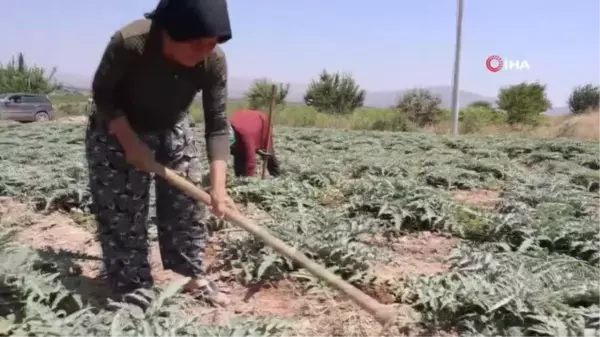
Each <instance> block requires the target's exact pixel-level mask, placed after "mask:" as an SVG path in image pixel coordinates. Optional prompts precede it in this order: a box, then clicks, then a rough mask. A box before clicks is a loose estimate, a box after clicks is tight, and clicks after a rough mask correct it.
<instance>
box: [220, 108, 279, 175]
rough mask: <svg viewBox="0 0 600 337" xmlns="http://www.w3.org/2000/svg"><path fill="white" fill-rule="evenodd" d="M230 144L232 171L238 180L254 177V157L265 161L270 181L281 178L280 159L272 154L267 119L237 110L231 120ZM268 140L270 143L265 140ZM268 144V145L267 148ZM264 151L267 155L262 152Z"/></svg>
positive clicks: (251, 112)
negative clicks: (239, 178)
mask: <svg viewBox="0 0 600 337" xmlns="http://www.w3.org/2000/svg"><path fill="white" fill-rule="evenodd" d="M229 124H230V125H231V129H230V130H229V133H230V136H229V144H230V147H231V154H232V155H233V170H234V172H235V175H236V176H238V177H253V176H254V175H255V174H256V154H257V153H258V154H260V155H261V157H263V159H266V160H267V170H268V171H269V174H270V175H271V176H272V177H278V176H279V175H280V168H279V159H278V158H277V155H276V154H275V152H274V150H273V135H272V134H271V135H269V134H268V133H269V117H268V116H267V114H265V113H264V112H262V111H258V110H245V109H243V110H238V111H236V112H235V113H234V114H233V115H232V116H231V117H230V118H229ZM267 137H269V139H268V140H267ZM267 142H268V144H267ZM265 149H267V150H266V152H265Z"/></svg>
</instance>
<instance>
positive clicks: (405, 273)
mask: <svg viewBox="0 0 600 337" xmlns="http://www.w3.org/2000/svg"><path fill="white" fill-rule="evenodd" d="M246 211H248V210H246ZM252 213H253V214H257V212H256V211H255V210H252ZM254 220H255V221H259V220H260V219H257V218H255V219H254ZM0 224H3V225H4V226H6V225H9V224H13V225H14V224H16V225H18V226H19V228H20V229H21V230H20V231H19V234H18V236H17V240H18V241H19V242H20V243H22V244H25V245H28V246H30V247H32V248H34V249H38V250H42V251H43V250H45V251H47V250H54V251H66V252H68V253H70V255H76V254H77V255H79V256H80V257H82V258H81V259H77V260H75V261H76V263H77V264H78V265H79V266H80V267H81V276H80V279H81V282H80V285H79V289H77V291H78V292H79V293H81V294H82V296H84V295H85V296H88V297H93V298H98V300H100V299H101V298H103V297H106V296H107V295H108V290H107V289H106V286H105V284H104V282H103V281H102V280H101V279H100V278H99V276H100V275H99V274H100V270H101V263H100V262H101V261H100V256H101V254H100V247H99V245H98V242H97V241H96V239H95V237H94V234H93V233H91V232H90V231H89V230H86V229H84V228H82V227H81V226H78V225H77V224H76V223H75V222H74V221H73V220H72V219H71V217H70V216H69V215H68V214H65V213H61V212H54V213H51V214H40V213H36V212H33V211H32V210H31V209H30V208H29V207H28V206H27V205H25V204H23V203H20V202H16V201H14V200H12V199H10V198H5V197H2V198H0ZM223 235H232V233H231V232H229V233H217V234H215V235H213V236H212V237H211V238H210V240H209V245H208V246H207V251H206V265H207V271H208V273H209V275H211V276H212V278H215V275H216V274H215V273H214V270H212V268H211V267H212V266H213V265H214V263H215V260H216V259H217V258H218V249H219V248H218V247H219V240H220V237H222V236H223ZM372 243H373V244H378V245H387V246H388V247H390V248H391V249H392V250H393V251H394V252H395V258H394V259H393V261H392V262H391V263H389V264H385V265H383V264H378V265H376V266H375V269H376V272H377V274H378V275H379V276H380V277H381V278H382V279H391V278H396V279H401V278H405V277H410V276H415V275H422V274H435V273H439V272H443V271H444V270H446V266H445V265H444V263H443V259H444V257H446V256H447V255H448V254H449V252H450V250H451V248H452V246H453V245H454V241H453V240H452V239H449V238H445V237H442V236H438V235H435V234H433V233H428V232H424V233H419V234H417V235H413V236H406V237H403V238H400V239H399V240H397V241H392V242H390V241H386V240H384V239H383V238H381V239H379V238H375V239H373V240H372ZM150 261H151V264H152V266H153V274H154V277H155V279H156V283H157V284H158V285H164V284H166V283H168V282H169V281H172V280H174V279H176V277H177V275H175V274H173V273H171V272H169V271H165V270H163V269H162V265H161V262H160V254H159V251H158V247H157V244H156V243H155V244H153V245H152V247H151V256H150ZM216 281H217V282H218V283H220V284H221V287H223V288H224V289H227V290H228V292H229V300H230V305H229V306H228V307H227V308H219V309H207V308H206V306H201V305H193V304H192V305H189V306H188V307H187V311H189V314H194V315H201V316H202V320H204V321H208V322H211V323H217V324H219V323H223V322H224V321H225V320H226V319H228V318H232V317H234V316H243V317H248V316H251V317H266V316H269V317H278V318H282V319H292V320H294V321H295V322H298V325H297V328H296V331H295V333H296V334H298V335H313V336H314V335H329V336H332V335H333V336H359V335H360V336H372V335H381V328H380V327H379V325H378V324H377V323H376V322H375V321H374V320H373V319H372V318H371V317H370V316H369V315H368V314H367V313H366V312H364V311H362V310H361V309H360V308H359V307H358V306H357V305H355V304H353V303H352V302H350V301H349V300H348V299H346V298H344V296H341V295H340V294H339V293H337V292H336V291H334V290H331V291H320V292H317V293H312V294H311V293H308V294H306V293H304V290H303V289H302V287H301V285H300V284H298V283H295V282H293V281H291V280H284V281H280V282H278V283H277V284H270V285H256V286H253V287H244V286H242V285H240V284H237V283H234V282H228V283H224V282H222V281H219V280H216ZM372 295H374V296H376V297H377V298H378V299H379V300H380V301H381V302H383V303H391V297H390V296H389V295H387V294H386V293H385V292H384V291H381V292H375V293H374V294H372ZM396 309H397V310H398V312H399V316H400V318H399V325H398V327H401V326H402V327H407V326H410V322H411V321H413V319H414V318H411V317H412V315H413V312H412V311H411V310H410V309H409V308H407V307H400V306H396ZM405 332H407V331H405ZM389 333H392V331H390V332H389ZM408 333H409V334H411V335H412V334H414V333H415V331H414V330H413V332H412V333H411V332H408ZM393 334H397V332H396V333H393Z"/></svg>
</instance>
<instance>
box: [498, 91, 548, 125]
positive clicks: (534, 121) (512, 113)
mask: <svg viewBox="0 0 600 337" xmlns="http://www.w3.org/2000/svg"><path fill="white" fill-rule="evenodd" d="M498 107H499V108H500V109H502V110H504V111H506V117H507V119H506V121H507V122H508V123H509V124H527V125H538V124H539V123H540V116H541V115H542V114H543V113H544V112H545V111H546V110H548V109H550V108H552V104H551V103H550V100H548V98H547V97H546V85H545V84H541V83H538V82H534V83H527V82H524V83H521V84H517V85H512V86H508V87H505V88H502V89H500V93H499V94H498Z"/></svg>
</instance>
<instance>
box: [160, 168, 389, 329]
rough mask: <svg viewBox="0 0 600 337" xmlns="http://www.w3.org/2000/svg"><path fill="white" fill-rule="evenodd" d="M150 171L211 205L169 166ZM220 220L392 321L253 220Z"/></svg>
mask: <svg viewBox="0 0 600 337" xmlns="http://www.w3.org/2000/svg"><path fill="white" fill-rule="evenodd" d="M154 172H155V173H156V174H157V175H159V176H160V177H162V178H164V179H165V180H167V181H168V182H169V183H170V184H172V185H173V186H175V187H177V188H179V189H180V190H181V191H183V192H185V193H186V194H188V195H189V196H190V197H192V198H194V199H195V200H197V201H198V202H202V203H204V204H206V205H210V204H211V199H210V195H208V193H206V192H204V191H203V190H202V189H200V188H198V187H196V185H194V184H193V183H191V182H189V181H188V180H187V179H185V178H184V177H182V176H180V175H178V174H177V173H176V172H174V171H172V170H170V169H169V168H166V167H164V166H162V165H160V164H158V165H157V167H156V168H155V170H154ZM224 219H225V220H226V221H229V222H231V223H233V224H235V225H237V226H238V227H240V228H242V229H244V230H246V231H248V232H250V233H252V234H253V235H254V236H256V237H257V238H259V239H260V240H261V241H263V242H264V243H265V244H266V245H268V246H269V247H271V248H273V249H275V250H276V251H277V252H278V253H280V254H281V255H283V256H285V257H287V258H289V259H292V260H294V261H296V262H298V263H299V264H300V265H301V266H302V267H304V268H305V269H306V270H308V271H309V272H310V273H311V274H313V275H314V276H316V277H318V278H319V279H321V280H323V281H325V282H327V283H329V284H330V285H331V286H333V287H335V288H337V289H338V290H340V291H341V292H343V293H344V294H346V295H347V296H349V297H350V298H351V299H352V300H353V301H354V302H356V304H358V305H359V306H360V307H361V308H363V309H364V310H366V311H367V312H368V313H369V314H371V315H372V316H373V317H374V318H375V319H376V320H377V321H378V322H379V323H380V324H381V325H383V326H384V329H385V327H388V326H389V325H390V324H392V323H393V322H394V321H395V317H396V315H395V312H394V310H392V309H391V308H390V307H388V306H385V305H383V304H381V303H379V302H378V301H377V300H376V299H374V298H372V297H370V296H369V295H367V294H365V293H364V292H362V291H360V290H359V289H358V288H356V287H354V286H353V285H351V284H350V283H348V282H346V281H345V280H344V279H342V278H340V277H339V276H337V275H335V274H333V273H332V272H330V271H329V270H327V269H325V268H324V267H323V266H321V265H319V264H318V263H316V262H314V261H312V260H311V259H309V258H308V257H306V255H304V254H303V253H302V252H300V251H298V250H297V249H295V248H292V247H291V246H289V245H288V244H286V243H285V242H283V241H281V240H280V239H278V238H276V237H274V236H273V235H272V234H271V233H269V232H268V231H267V230H266V229H265V228H262V227H260V226H258V225H257V224H255V223H254V222H253V221H251V220H250V219H248V218H246V217H245V216H243V215H242V214H240V213H239V212H238V211H236V210H234V209H227V210H226V211H225V214H224Z"/></svg>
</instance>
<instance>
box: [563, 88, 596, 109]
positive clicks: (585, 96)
mask: <svg viewBox="0 0 600 337" xmlns="http://www.w3.org/2000/svg"><path fill="white" fill-rule="evenodd" d="M568 103H569V110H571V113H573V114H580V113H584V112H586V111H588V110H598V106H599V104H600V87H599V86H597V85H596V86H594V85H592V84H586V85H582V86H578V87H576V88H575V89H573V92H571V95H570V96H569V101H568Z"/></svg>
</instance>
